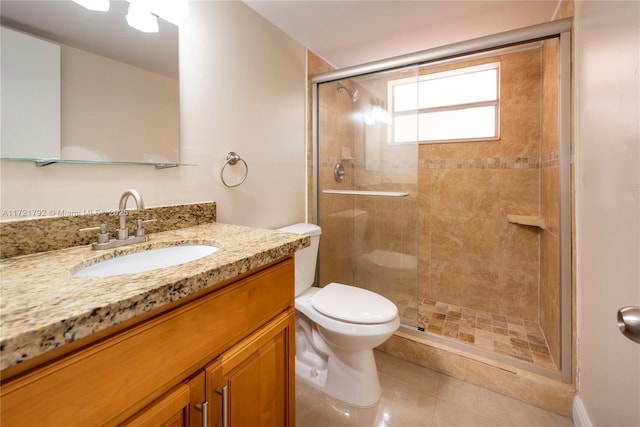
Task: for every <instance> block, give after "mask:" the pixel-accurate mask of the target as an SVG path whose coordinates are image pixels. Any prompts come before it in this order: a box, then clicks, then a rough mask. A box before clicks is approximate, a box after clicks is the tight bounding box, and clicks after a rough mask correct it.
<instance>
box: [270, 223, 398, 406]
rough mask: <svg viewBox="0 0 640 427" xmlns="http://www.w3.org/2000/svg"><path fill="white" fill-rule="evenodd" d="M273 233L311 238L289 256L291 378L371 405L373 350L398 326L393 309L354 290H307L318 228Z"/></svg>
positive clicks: (375, 386)
mask: <svg viewBox="0 0 640 427" xmlns="http://www.w3.org/2000/svg"><path fill="white" fill-rule="evenodd" d="M277 231H283V232H288V233H296V234H307V235H309V236H310V237H311V246H310V247H308V248H305V249H303V250H301V251H298V252H296V254H295V294H296V300H295V306H296V379H297V380H299V381H304V382H306V383H307V384H309V385H311V386H312V387H315V388H317V389H319V390H321V391H323V392H324V393H325V394H327V395H328V396H331V397H334V398H336V399H338V400H341V401H343V402H347V403H349V404H352V405H356V406H360V407H369V406H373V405H375V404H376V403H377V402H378V400H379V399H380V393H381V390H380V382H379V380H378V370H377V368H376V362H375V359H374V357H373V348H374V347H376V346H378V345H380V344H382V343H383V342H385V341H386V340H387V339H389V337H391V335H393V333H394V332H395V331H396V330H397V329H398V327H399V326H400V319H399V317H398V309H397V308H396V306H395V304H393V303H392V302H391V301H389V300H388V299H386V298H384V297H383V296H381V295H378V294H376V293H374V292H371V291H368V290H365V289H361V288H357V287H354V286H347V285H343V284H339V283H330V284H328V285H326V286H325V287H323V288H314V287H312V285H313V281H314V278H315V267H316V259H317V256H318V246H319V242H320V234H321V230H320V227H318V226H317V225H314V224H295V225H291V226H288V227H284V228H280V229H278V230H277Z"/></svg>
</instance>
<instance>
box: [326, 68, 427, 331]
mask: <svg viewBox="0 0 640 427" xmlns="http://www.w3.org/2000/svg"><path fill="white" fill-rule="evenodd" d="M417 77H418V68H417V67H409V68H404V69H400V70H394V71H392V72H386V73H377V74H375V75H365V76H358V77H354V78H350V79H344V80H340V81H331V82H326V83H321V84H319V85H318V105H317V108H318V113H317V120H318V126H317V128H318V134H317V136H316V137H317V155H318V222H319V224H320V226H321V227H322V233H323V236H322V238H321V244H320V263H319V281H320V283H319V285H320V286H324V285H326V284H328V283H331V282H338V283H344V284H348V285H353V286H357V287H360V288H364V289H368V290H371V291H373V292H376V293H378V294H380V295H383V296H385V297H386V298H388V299H389V300H391V301H392V302H394V303H395V304H396V306H397V307H398V312H399V314H400V318H401V322H402V323H403V324H405V325H408V326H413V327H417V326H418V295H419V292H418V274H419V272H418V264H419V263H418V256H419V254H418V239H419V235H420V229H421V227H419V216H418V204H419V200H418V193H417V188H418V159H419V156H418V144H417V143H415V142H406V141H405V140H403V138H402V135H405V134H407V133H409V134H410V133H412V132H415V126H416V125H415V124H412V123H408V124H407V123H405V124H404V126H402V127H400V126H396V127H395V128H394V126H393V123H394V121H393V120H392V116H391V114H392V111H393V110H394V108H392V103H393V102H394V99H393V86H392V84H391V82H397V81H406V82H411V81H412V80H415V79H417Z"/></svg>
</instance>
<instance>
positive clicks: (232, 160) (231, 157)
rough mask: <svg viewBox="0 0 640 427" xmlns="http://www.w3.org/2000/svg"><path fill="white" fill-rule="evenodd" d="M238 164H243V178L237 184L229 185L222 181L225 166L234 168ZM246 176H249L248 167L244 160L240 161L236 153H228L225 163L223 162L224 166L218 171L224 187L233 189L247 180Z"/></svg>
mask: <svg viewBox="0 0 640 427" xmlns="http://www.w3.org/2000/svg"><path fill="white" fill-rule="evenodd" d="M238 162H242V163H244V169H245V172H244V178H242V180H241V181H240V182H239V183H237V184H232V185H229V184H227V182H226V181H225V180H224V168H226V167H227V165H231V166H234V165H235V164H236V163H238ZM247 175H249V165H247V162H245V161H244V159H242V158H241V157H240V155H239V154H238V153H236V152H235V151H229V152H228V153H227V161H226V162H224V165H222V169H221V170H220V181H222V183H223V184H224V185H225V186H226V187H229V188H233V187H237V186H238V185H240V184H242V183H243V182H244V181H245V179H247Z"/></svg>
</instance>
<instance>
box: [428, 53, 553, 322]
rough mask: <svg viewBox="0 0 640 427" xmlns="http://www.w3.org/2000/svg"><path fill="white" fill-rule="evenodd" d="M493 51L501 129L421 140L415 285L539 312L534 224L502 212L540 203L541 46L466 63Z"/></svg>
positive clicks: (451, 297) (525, 210) (520, 312)
mask: <svg viewBox="0 0 640 427" xmlns="http://www.w3.org/2000/svg"><path fill="white" fill-rule="evenodd" d="M496 60H498V61H500V64H501V89H500V92H501V100H500V121H501V136H500V139H499V140H497V141H479V142H464V143H450V144H424V145H421V146H420V165H419V166H420V169H419V173H420V179H419V196H418V198H419V206H420V223H421V227H420V263H419V284H420V292H419V295H420V296H421V299H422V298H429V299H432V300H436V301H442V302H446V303H448V304H454V305H458V306H463V307H468V308H472V309H475V310H481V311H486V312H490V313H496V314H501V315H506V316H516V317H519V318H522V319H527V320H536V321H537V319H538V314H539V313H538V306H539V303H538V295H539V287H538V284H539V281H538V274H539V263H538V252H539V251H538V248H539V239H540V230H539V229H538V228H536V227H531V226H523V225H517V224H513V223H510V222H509V221H508V220H507V215H508V214H517V215H532V216H537V215H539V213H540V212H539V209H540V205H539V189H540V169H539V158H540V110H541V104H540V103H541V84H540V72H541V68H540V60H541V57H540V50H539V49H532V50H526V51H522V52H516V53H511V54H506V55H502V56H500V57H497V58H495V57H494V58H489V59H485V60H482V61H473V62H471V63H469V64H468V65H471V64H474V63H478V62H493V61H496ZM462 65H467V64H462ZM458 66H459V65H458Z"/></svg>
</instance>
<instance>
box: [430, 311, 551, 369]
mask: <svg viewBox="0 0 640 427" xmlns="http://www.w3.org/2000/svg"><path fill="white" fill-rule="evenodd" d="M419 312H420V316H419V319H418V325H419V327H422V328H424V330H425V331H427V332H430V333H433V334H437V335H441V336H443V337H447V338H452V339H455V340H457V341H460V342H463V343H465V344H470V345H473V346H475V347H478V348H481V349H483V350H487V351H491V352H494V353H497V354H500V355H503V356H508V357H512V358H515V359H518V360H521V361H524V362H527V363H531V364H533V365H534V366H538V367H541V368H546V369H553V370H557V369H558V367H557V366H556V364H555V362H554V360H553V358H552V357H551V353H550V351H549V347H548V345H547V340H546V339H545V336H544V333H543V332H542V329H541V328H540V325H539V324H538V323H537V322H532V321H528V320H524V319H519V318H517V317H512V316H503V315H499V314H494V313H487V312H484V311H479V310H474V309H470V308H465V307H460V306H456V305H451V304H446V303H443V302H438V301H434V300H430V299H425V300H422V302H421V303H420V308H419Z"/></svg>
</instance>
